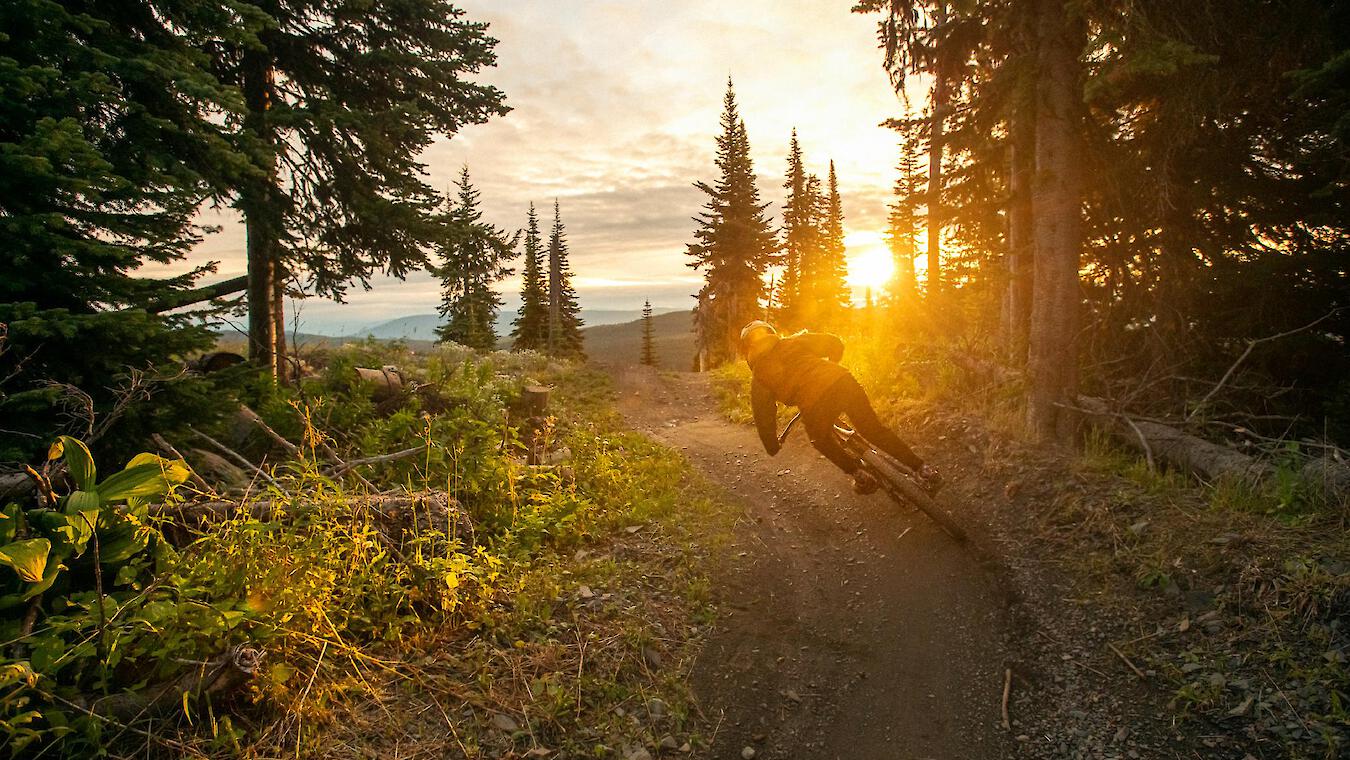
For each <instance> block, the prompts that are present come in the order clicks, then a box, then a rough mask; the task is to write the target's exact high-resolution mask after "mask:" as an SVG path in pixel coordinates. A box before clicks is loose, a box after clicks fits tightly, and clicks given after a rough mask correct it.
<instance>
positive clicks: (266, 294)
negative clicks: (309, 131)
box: [238, 51, 285, 377]
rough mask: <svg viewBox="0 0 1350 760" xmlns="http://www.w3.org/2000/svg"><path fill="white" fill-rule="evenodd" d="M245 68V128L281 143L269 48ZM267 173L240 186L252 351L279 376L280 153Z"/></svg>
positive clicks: (256, 54) (248, 58) (256, 53)
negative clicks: (271, 117) (272, 113)
mask: <svg viewBox="0 0 1350 760" xmlns="http://www.w3.org/2000/svg"><path fill="white" fill-rule="evenodd" d="M243 69H244V74H243V82H242V85H243V95H244V104H245V105H246V106H247V108H248V113H247V115H246V116H245V117H244V121H245V128H246V129H247V130H248V131H249V132H251V133H253V134H254V135H255V136H257V137H258V138H260V140H261V141H262V142H263V143H264V144H265V145H267V146H268V147H269V148H270V147H271V146H274V145H275V143H276V140H275V134H274V133H273V129H272V127H271V125H270V124H269V123H268V111H269V110H270V109H271V105H272V100H271V99H272V85H273V81H272V77H273V72H272V63H271V60H270V59H269V58H268V56H267V54H266V53H265V52H259V51H251V52H249V53H246V54H245V60H244V65H243ZM268 160H269V162H270V165H269V166H267V167H266V177H265V178H264V179H263V180H261V181H257V182H250V183H248V184H247V185H246V186H245V187H243V188H241V190H240V198H239V203H238V208H239V210H240V211H241V212H242V213H243V215H244V229H245V233H246V236H247V240H246V243H245V248H246V255H247V259H248V356H249V359H251V360H252V361H254V362H255V363H257V364H258V365H260V366H263V367H266V368H267V369H268V371H269V372H271V373H272V375H273V377H278V376H279V374H278V368H279V367H280V364H279V360H280V357H281V356H284V351H283V352H282V353H280V354H279V353H278V352H277V346H278V344H280V345H282V346H283V347H284V345H285V333H284V330H283V331H281V332H280V337H278V329H277V328H278V327H279V325H280V319H279V318H278V315H277V310H276V289H277V286H278V280H279V278H278V272H277V269H278V263H277V262H278V259H279V258H280V256H279V252H280V245H279V243H280V230H278V229H277V226H278V224H277V220H278V219H279V218H280V209H279V208H278V205H279V200H278V198H277V197H276V196H277V195H278V193H277V190H276V166H275V159H274V158H272V157H269V159H268Z"/></svg>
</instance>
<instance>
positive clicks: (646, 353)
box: [642, 299, 656, 367]
mask: <svg viewBox="0 0 1350 760" xmlns="http://www.w3.org/2000/svg"><path fill="white" fill-rule="evenodd" d="M653 330H654V327H653V325H652V302H651V300H650V299H648V300H647V301H645V302H643V304H642V363H643V364H645V365H647V366H648V367H655V366H656V346H655V345H654V343H653V338H652V331H653Z"/></svg>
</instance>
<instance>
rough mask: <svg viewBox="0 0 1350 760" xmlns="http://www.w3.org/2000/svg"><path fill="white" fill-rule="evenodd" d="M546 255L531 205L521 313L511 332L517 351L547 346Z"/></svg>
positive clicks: (528, 217)
mask: <svg viewBox="0 0 1350 760" xmlns="http://www.w3.org/2000/svg"><path fill="white" fill-rule="evenodd" d="M543 256H544V249H543V240H542V239H541V238H540V237H539V214H538V213H536V212H535V210H534V204H533V203H531V204H530V212H529V214H527V215H526V222H525V269H524V276H523V279H522V282H521V286H520V311H519V312H518V316H517V317H516V319H515V322H514V323H513V325H514V326H513V327H512V329H511V337H512V338H513V342H512V344H511V346H512V348H514V349H515V350H517V351H542V350H544V348H546V347H547V346H548V325H549V299H548V281H547V280H546V279H545V276H546V275H545V273H544V262H543Z"/></svg>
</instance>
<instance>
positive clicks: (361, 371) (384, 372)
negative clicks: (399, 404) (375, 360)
mask: <svg viewBox="0 0 1350 760" xmlns="http://www.w3.org/2000/svg"><path fill="white" fill-rule="evenodd" d="M355 369H356V377H357V379H358V380H360V381H361V382H363V383H368V384H369V385H371V386H373V387H372V390H371V392H370V397H371V398H372V399H373V400H375V401H384V400H385V399H389V398H393V397H394V396H397V395H398V394H399V393H401V392H402V391H403V374H402V373H400V372H399V371H398V368H397V367H394V366H388V365H386V366H384V367H380V368H379V369H371V368H369V367H356V368H355Z"/></svg>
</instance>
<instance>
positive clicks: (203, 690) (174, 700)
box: [81, 646, 264, 722]
mask: <svg viewBox="0 0 1350 760" xmlns="http://www.w3.org/2000/svg"><path fill="white" fill-rule="evenodd" d="M263 654H264V653H263V651H262V650H261V649H255V648H253V647H249V646H236V647H233V648H231V649H230V651H228V652H226V653H225V654H222V655H221V656H219V657H217V658H215V659H213V660H210V661H207V662H203V663H199V664H198V665H197V667H196V668H195V669H193V670H191V671H189V672H187V673H184V674H183V675H182V676H181V677H179V678H178V679H176V680H174V681H170V682H169V683H164V684H160V685H158V686H152V687H150V688H148V689H145V690H144V691H131V692H124V693H122V694H111V695H109V696H106V697H102V698H100V699H96V700H93V701H92V702H90V703H89V704H87V705H81V707H83V708H84V709H86V710H88V711H89V712H91V713H93V714H95V715H102V716H104V717H107V718H112V719H113V720H117V721H123V722H126V721H132V720H138V719H141V718H153V717H159V716H162V715H165V714H167V713H169V712H171V711H173V710H175V709H179V708H181V707H182V705H183V703H184V702H185V701H196V700H198V699H201V698H202V697H204V696H208V695H219V694H226V693H229V692H231V691H235V690H236V689H238V688H239V687H241V686H243V685H244V684H245V683H247V682H248V681H249V679H251V678H253V676H254V675H255V674H256V673H257V672H258V668H259V667H260V666H261V665H262V661H263Z"/></svg>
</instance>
